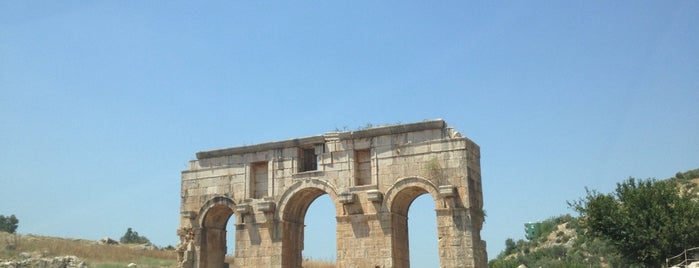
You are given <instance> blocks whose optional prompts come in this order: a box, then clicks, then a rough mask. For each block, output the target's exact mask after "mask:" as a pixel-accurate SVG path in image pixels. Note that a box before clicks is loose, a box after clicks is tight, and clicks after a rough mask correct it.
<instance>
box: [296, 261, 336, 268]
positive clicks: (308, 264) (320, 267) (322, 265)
mask: <svg viewBox="0 0 699 268" xmlns="http://www.w3.org/2000/svg"><path fill="white" fill-rule="evenodd" d="M303 267H304V268H335V264H334V263H332V262H327V261H319V260H309V259H306V260H303Z"/></svg>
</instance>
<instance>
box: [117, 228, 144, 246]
mask: <svg viewBox="0 0 699 268" xmlns="http://www.w3.org/2000/svg"><path fill="white" fill-rule="evenodd" d="M119 242H121V243H122V244H150V240H148V238H146V237H145V236H140V235H138V232H135V231H133V230H131V228H128V229H127V230H126V233H125V234H124V236H122V237H121V238H120V239H119Z"/></svg>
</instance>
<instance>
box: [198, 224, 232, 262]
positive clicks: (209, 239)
mask: <svg viewBox="0 0 699 268" xmlns="http://www.w3.org/2000/svg"><path fill="white" fill-rule="evenodd" d="M201 235H202V238H204V239H202V244H201V255H200V256H201V258H200V261H199V267H213V268H225V267H226V264H225V259H226V229H221V228H214V227H208V228H203V229H202V232H201Z"/></svg>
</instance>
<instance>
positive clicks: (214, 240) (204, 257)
mask: <svg viewBox="0 0 699 268" xmlns="http://www.w3.org/2000/svg"><path fill="white" fill-rule="evenodd" d="M232 216H233V209H232V208H231V207H230V206H228V205H226V204H216V205H213V206H212V207H211V208H209V209H208V210H207V211H206V215H205V216H204V219H203V221H202V230H201V239H202V241H201V258H200V266H201V267H228V265H227V264H226V251H227V234H226V233H227V231H226V229H227V226H228V222H229V220H230V219H231V218H232ZM233 233H234V231H233Z"/></svg>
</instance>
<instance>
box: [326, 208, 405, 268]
mask: <svg viewBox="0 0 699 268" xmlns="http://www.w3.org/2000/svg"><path fill="white" fill-rule="evenodd" d="M380 215H382V214H379V215H377V214H371V215H363V214H356V215H345V216H338V217H337V264H336V265H337V267H351V268H354V267H356V268H364V267H370V268H375V267H381V268H383V267H402V266H400V265H397V266H396V265H393V264H392V261H391V254H392V252H391V244H392V243H391V236H390V235H386V232H390V227H389V226H388V225H389V224H390V221H388V220H385V221H381V219H380V218H381V217H380Z"/></svg>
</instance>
